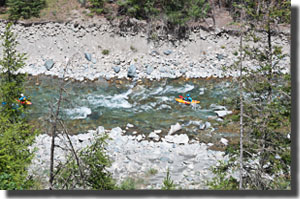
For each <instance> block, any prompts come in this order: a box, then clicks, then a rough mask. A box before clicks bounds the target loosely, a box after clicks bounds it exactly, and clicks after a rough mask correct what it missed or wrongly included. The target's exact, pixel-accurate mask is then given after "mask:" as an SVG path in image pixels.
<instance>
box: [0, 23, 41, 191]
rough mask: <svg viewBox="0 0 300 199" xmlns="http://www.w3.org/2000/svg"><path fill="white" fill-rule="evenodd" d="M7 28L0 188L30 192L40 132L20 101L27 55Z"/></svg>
mask: <svg viewBox="0 0 300 199" xmlns="http://www.w3.org/2000/svg"><path fill="white" fill-rule="evenodd" d="M11 26H12V24H8V25H7V26H6V29H5V32H4V34H3V36H2V37H1V38H2V39H3V44H2V46H3V58H2V59H1V60H0V66H1V70H0V78H1V79H0V102H2V103H1V106H0V189H9V190H12V189H29V188H31V186H32V185H33V181H32V180H30V179H29V178H28V176H27V167H28V166H29V164H30V163H31V159H32V155H33V153H32V152H31V151H30V150H29V149H28V147H29V146H31V145H32V143H33V141H34V138H35V135H36V134H37V131H33V130H32V127H31V126H29V125H28V124H27V123H26V115H25V111H24V108H23V107H22V105H20V104H17V101H16V99H17V98H18V97H19V96H20V94H21V93H22V92H23V91H24V87H23V84H24V81H25V75H23V74H17V70H18V69H20V68H22V67H23V66H24V54H20V53H18V52H17V51H16V46H17V44H18V43H17V41H16V38H15V36H14V34H13V32H12V30H11Z"/></svg>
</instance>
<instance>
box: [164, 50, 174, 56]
mask: <svg viewBox="0 0 300 199" xmlns="http://www.w3.org/2000/svg"><path fill="white" fill-rule="evenodd" d="M171 53H172V51H171V50H166V51H164V54H165V55H170V54H171Z"/></svg>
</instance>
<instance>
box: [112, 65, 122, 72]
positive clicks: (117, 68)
mask: <svg viewBox="0 0 300 199" xmlns="http://www.w3.org/2000/svg"><path fill="white" fill-rule="evenodd" d="M113 69H114V71H115V73H119V72H120V70H121V68H120V66H114V67H113Z"/></svg>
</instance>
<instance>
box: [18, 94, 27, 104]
mask: <svg viewBox="0 0 300 199" xmlns="http://www.w3.org/2000/svg"><path fill="white" fill-rule="evenodd" d="M19 100H20V102H21V104H25V102H26V100H27V97H26V96H24V95H23V93H22V94H21V97H20V98H19Z"/></svg>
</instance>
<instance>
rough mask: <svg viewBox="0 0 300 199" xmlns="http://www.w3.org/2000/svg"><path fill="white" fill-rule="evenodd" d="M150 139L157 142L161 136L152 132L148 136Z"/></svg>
mask: <svg viewBox="0 0 300 199" xmlns="http://www.w3.org/2000/svg"><path fill="white" fill-rule="evenodd" d="M148 138H149V139H152V140H155V141H158V140H159V135H157V134H156V133H154V132H151V133H150V134H149V135H148Z"/></svg>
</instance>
